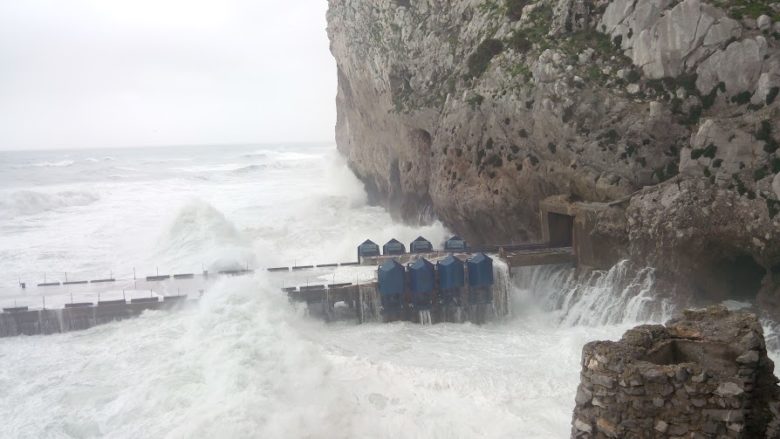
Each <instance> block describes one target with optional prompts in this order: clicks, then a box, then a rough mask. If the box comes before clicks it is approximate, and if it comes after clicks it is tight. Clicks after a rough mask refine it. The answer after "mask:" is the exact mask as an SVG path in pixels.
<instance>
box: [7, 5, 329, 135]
mask: <svg viewBox="0 0 780 439" xmlns="http://www.w3.org/2000/svg"><path fill="white" fill-rule="evenodd" d="M326 10H327V2H326V1H325V0H0V149H2V150H27V149H53V148H91V147H127V146H155V145H190V144H195V145H201V144H226V143H273V142H314V141H317V142H321V141H332V140H333V137H334V134H333V131H334V128H333V127H334V125H335V121H336V108H335V95H336V66H335V61H334V60H333V58H332V57H331V55H330V52H329V50H328V38H327V34H326V32H325V26H326V21H325V13H326Z"/></svg>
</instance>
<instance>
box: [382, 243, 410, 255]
mask: <svg viewBox="0 0 780 439" xmlns="http://www.w3.org/2000/svg"><path fill="white" fill-rule="evenodd" d="M404 253H406V246H404V245H403V244H402V243H401V242H400V241H398V240H397V239H391V240H389V241H387V244H385V245H384V246H382V254H384V255H402V254H404Z"/></svg>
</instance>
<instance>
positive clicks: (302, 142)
mask: <svg viewBox="0 0 780 439" xmlns="http://www.w3.org/2000/svg"><path fill="white" fill-rule="evenodd" d="M328 143H331V144H336V140H335V139H331V140H291V141H262V142H226V143H173V144H147V145H121V146H73V147H43V148H36V147H32V148H28V149H2V148H0V153H4V152H33V151H37V152H53V151H75V150H90V149H135V148H137V149H143V148H184V147H190V148H192V147H207V146H253V145H258V146H261V145H314V144H328Z"/></svg>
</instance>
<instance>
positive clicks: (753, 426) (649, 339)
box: [572, 307, 780, 438]
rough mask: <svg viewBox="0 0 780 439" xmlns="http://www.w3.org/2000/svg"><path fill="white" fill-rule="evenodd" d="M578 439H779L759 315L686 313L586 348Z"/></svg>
mask: <svg viewBox="0 0 780 439" xmlns="http://www.w3.org/2000/svg"><path fill="white" fill-rule="evenodd" d="M580 376H581V381H580V385H579V387H578V389H577V396H576V399H575V401H576V406H575V409H574V416H573V419H572V438H644V437H700V438H715V437H718V438H720V437H729V438H759V437H761V438H777V437H780V417H779V416H780V412H779V411H778V410H780V388H778V386H777V381H778V380H777V378H776V377H775V376H774V363H773V362H772V360H770V359H769V358H768V357H767V354H766V346H765V342H764V337H763V332H762V328H761V325H760V324H759V322H758V319H757V318H756V317H755V315H753V314H749V313H746V312H730V311H728V310H727V309H726V308H724V307H712V308H708V309H706V310H701V311H685V312H684V315H683V317H681V318H677V319H674V320H671V321H670V322H668V323H667V324H666V325H665V326H661V325H643V326H638V327H636V328H634V329H631V330H629V331H627V332H626V333H625V334H624V335H623V338H622V339H621V340H620V341H617V342H611V341H596V342H591V343H588V344H587V345H585V347H584V348H583V351H582V373H581V375H580Z"/></svg>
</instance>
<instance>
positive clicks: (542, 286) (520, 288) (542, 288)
mask: <svg viewBox="0 0 780 439" xmlns="http://www.w3.org/2000/svg"><path fill="white" fill-rule="evenodd" d="M513 283H514V286H515V288H516V289H517V290H516V293H515V295H514V296H513V310H514V311H515V312H520V313H522V312H525V311H526V310H527V309H529V308H530V309H537V310H540V311H547V312H552V313H554V314H556V315H557V317H558V318H559V321H560V324H561V325H563V326H574V325H584V326H601V325H613V324H622V323H634V322H647V321H657V322H663V321H665V320H667V319H669V318H670V317H671V316H672V312H673V306H672V304H671V302H669V301H668V300H667V299H661V298H658V297H656V296H655V294H654V284H655V276H654V272H653V269H651V268H643V269H639V270H633V269H632V268H631V267H630V265H629V263H628V261H621V262H619V263H618V264H616V265H615V266H614V267H612V268H611V269H609V270H607V271H602V270H595V271H592V272H590V273H588V274H585V275H578V274H577V272H576V269H575V268H573V267H571V266H566V265H554V266H538V267H522V268H518V269H515V270H514V272H513Z"/></svg>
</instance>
